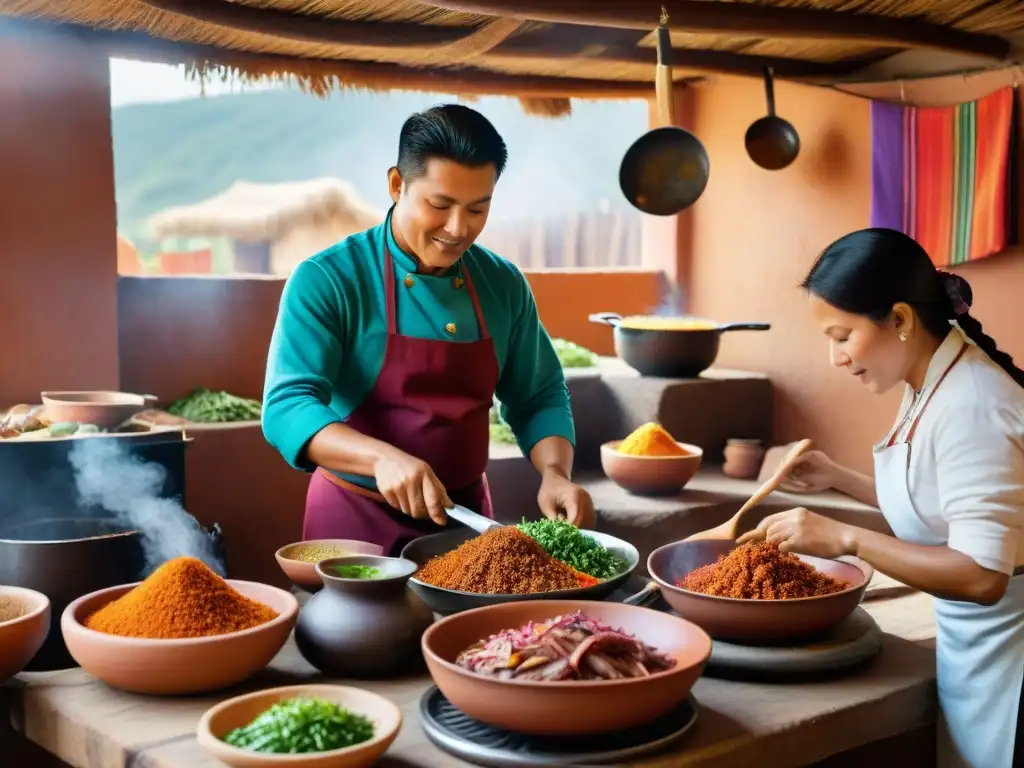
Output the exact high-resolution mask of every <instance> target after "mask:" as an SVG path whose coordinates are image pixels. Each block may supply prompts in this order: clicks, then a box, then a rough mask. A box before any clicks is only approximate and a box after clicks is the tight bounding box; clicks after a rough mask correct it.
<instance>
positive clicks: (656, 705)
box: [422, 600, 711, 736]
mask: <svg viewBox="0 0 1024 768" xmlns="http://www.w3.org/2000/svg"><path fill="white" fill-rule="evenodd" d="M422 647H423V656H424V658H425V659H426V662H427V666H428V668H429V670H430V674H431V676H432V677H433V678H434V682H435V683H436V684H437V687H438V688H439V689H440V690H441V692H442V693H443V694H444V695H445V696H446V697H447V699H448V700H449V701H450V702H451V703H452V704H454V705H455V706H456V707H458V708H459V709H460V710H462V712H464V713H465V714H467V715H469V716H470V717H472V718H474V719H476V720H479V721H480V722H483V723H487V724H488V725H493V726H495V727H498V728H504V729H507V730H510V731H514V732H518V733H528V734H537V735H547V736H568V735H582V734H597V733H608V732H614V731H624V730H627V729H630V728H635V727H638V726H641V725H644V724H645V723H648V722H651V721H652V720H655V719H657V718H658V717H660V716H662V715H665V714H667V713H668V712H670V711H672V710H673V709H674V708H675V707H677V706H680V705H681V704H682V703H683V702H684V701H686V699H687V698H688V697H689V695H690V689H691V688H692V687H693V684H694V683H695V682H696V681H697V679H698V678H699V677H700V675H701V672H702V671H703V669H704V665H705V663H706V662H707V660H708V658H709V657H710V656H711V638H710V637H709V636H708V635H707V633H706V632H704V631H703V630H702V629H701V628H700V627H698V626H697V625H695V624H693V623H692V622H690V621H687V620H685V619H681V618H679V617H678V616H673V615H672V614H669V613H664V612H661V611H654V610H650V609H648V608H640V607H637V606H633V605H627V604H625V603H615V602H590V601H583V600H540V601H533V602H520V603H503V604H501V605H491V606H487V607H484V608H476V609H474V610H471V611H464V612H462V613H457V614H453V615H451V616H448V617H446V618H444V619H441V620H440V621H438V622H436V623H435V624H433V625H432V626H431V627H430V628H429V629H428V630H427V631H426V632H425V633H424V635H423V639H422Z"/></svg>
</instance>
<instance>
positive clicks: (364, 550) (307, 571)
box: [274, 539, 384, 592]
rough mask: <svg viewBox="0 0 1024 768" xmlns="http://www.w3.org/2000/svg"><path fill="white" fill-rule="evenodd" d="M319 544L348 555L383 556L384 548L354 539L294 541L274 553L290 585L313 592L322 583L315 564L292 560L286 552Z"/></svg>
mask: <svg viewBox="0 0 1024 768" xmlns="http://www.w3.org/2000/svg"><path fill="white" fill-rule="evenodd" d="M304 544H305V545H311V544H321V545H330V546H334V547H338V548H340V549H344V550H345V551H346V552H347V553H348V554H349V555H383V554H384V547H382V546H380V545H379V544H371V543H370V542H368V541H356V540H354V539H311V540H309V541H296V542H295V543H293V544H287V545H285V546H283V547H281V548H280V549H279V550H277V552H275V553H274V558H275V559H276V560H277V564H278V565H279V566H281V570H282V571H284V575H285V576H287V577H288V578H289V579H291V580H292V583H293V584H294V585H295V586H297V587H301V588H302V589H308V590H309V591H310V592H315V591H316V590H318V589H320V588H321V587H322V586H323V585H324V583H323V581H322V580H321V578H320V575H319V574H318V573H317V572H316V568H315V566H316V563H308V562H305V561H304V560H292V559H290V558H289V557H288V551H289V550H292V549H295V548H296V547H299V546H302V545H304Z"/></svg>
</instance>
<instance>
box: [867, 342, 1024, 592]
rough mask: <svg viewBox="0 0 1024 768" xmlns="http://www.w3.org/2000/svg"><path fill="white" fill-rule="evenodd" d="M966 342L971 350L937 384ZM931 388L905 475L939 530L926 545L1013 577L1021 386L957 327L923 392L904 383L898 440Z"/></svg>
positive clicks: (1020, 517) (1023, 511)
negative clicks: (954, 553)
mask: <svg viewBox="0 0 1024 768" xmlns="http://www.w3.org/2000/svg"><path fill="white" fill-rule="evenodd" d="M965 341H967V342H968V344H969V346H968V349H967V351H966V352H965V353H964V355H963V357H961V358H960V360H959V362H957V364H956V365H954V366H953V368H952V369H951V370H950V372H949V374H948V375H947V376H946V378H945V380H944V381H943V382H942V384H941V386H939V387H938V389H935V383H936V382H937V380H938V379H939V378H940V377H941V376H942V374H943V372H944V371H945V370H946V368H947V367H948V366H949V364H950V363H951V362H952V361H953V359H954V358H955V357H956V355H957V353H958V352H959V351H960V349H961V347H962V345H963V343H964V342H965ZM933 389H935V395H934V397H932V398H931V402H930V403H929V404H928V406H927V408H926V409H925V411H924V415H923V416H922V417H921V421H920V423H919V424H918V427H917V431H916V432H915V434H914V437H913V440H912V441H911V443H912V444H911V450H910V467H909V469H908V478H907V482H908V488H909V491H910V496H911V498H912V499H913V502H914V507H915V509H916V510H917V514H918V515H919V516H920V518H921V520H922V522H924V524H925V525H926V526H927V527H928V528H929V529H930V530H931V532H932V533H933V534H934V539H933V540H932V541H923V542H921V543H924V544H932V545H945V546H948V547H949V548H950V549H955V550H957V551H958V552H963V553H964V554H965V555H968V556H969V557H971V558H973V559H974V561H975V562H976V563H978V564H979V565H980V566H982V567H983V568H988V569H990V570H993V571H998V572H1000V573H1006V574H1012V573H1013V570H1014V568H1015V567H1016V566H1017V565H1020V564H1021V563H1024V387H1021V386H1020V385H1019V384H1017V382H1016V381H1014V380H1013V379H1012V378H1010V376H1009V375H1008V374H1007V373H1006V371H1004V370H1003V369H1002V368H1000V367H999V366H998V365H996V363H994V362H993V361H992V360H991V359H990V358H989V357H988V355H986V354H985V353H984V352H983V351H981V349H979V348H978V347H977V346H975V345H974V344H972V343H970V341H969V340H968V339H967V338H966V337H965V336H964V335H963V333H962V332H961V331H960V330H959V329H958V328H955V327H954V328H953V330H952V331H951V332H950V333H949V335H948V336H947V337H946V339H945V340H944V341H943V343H942V345H941V346H940V347H939V349H938V350H937V351H936V353H935V355H934V356H933V357H932V361H931V363H930V364H929V366H928V371H927V373H926V375H925V382H924V387H923V388H922V391H921V393H920V394H916V393H915V392H914V390H913V389H912V388H911V387H909V386H908V387H907V391H906V393H905V394H904V397H903V403H902V405H901V406H900V411H899V416H898V417H897V420H896V426H895V427H894V429H896V430H899V432H898V434H897V440H898V441H899V442H903V441H904V440H905V439H906V432H907V431H908V429H909V427H910V424H911V423H912V422H913V421H914V418H915V417H916V415H917V412H918V411H919V409H920V408H921V406H922V404H923V403H924V401H925V400H926V399H927V398H928V395H929V393H930V392H931V390H933ZM908 411H912V412H911V413H909V414H908ZM905 416H907V418H906V419H904V417H905ZM891 434H892V432H890V435H891ZM888 437H889V436H888V435H887V436H886V440H885V441H883V444H884V443H885V442H887V440H888Z"/></svg>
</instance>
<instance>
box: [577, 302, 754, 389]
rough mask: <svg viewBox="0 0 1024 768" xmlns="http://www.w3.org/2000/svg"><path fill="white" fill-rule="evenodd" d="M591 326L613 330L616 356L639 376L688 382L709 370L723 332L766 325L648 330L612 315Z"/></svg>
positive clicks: (598, 317)
mask: <svg viewBox="0 0 1024 768" xmlns="http://www.w3.org/2000/svg"><path fill="white" fill-rule="evenodd" d="M588 319H589V320H590V322H592V323H600V324H602V325H610V326H612V328H614V329H615V354H616V355H618V356H619V357H620V358H621V359H622V361H623V362H625V363H626V365H628V366H630V367H631V368H634V369H636V370H637V371H638V372H639V373H640V374H641V375H642V376H663V377H665V378H671V379H689V378H694V377H696V376H699V375H700V374H701V372H703V371H705V370H706V369H708V368H710V367H711V365H712V364H713V363H714V362H715V358H716V357H718V343H719V337H720V336H721V335H722V334H723V333H725V332H726V331H767V330H769V329H770V328H771V325H769V324H768V323H728V324H727V325H717V326H716V325H711V326H710V327H708V328H679V329H667V328H666V329H661V328H657V329H649V328H629V327H625V326H623V325H622V317H621V316H620V315H617V314H615V313H614V312H599V313H597V314H594V315H590V317H589V318H588Z"/></svg>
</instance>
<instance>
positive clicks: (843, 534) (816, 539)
mask: <svg viewBox="0 0 1024 768" xmlns="http://www.w3.org/2000/svg"><path fill="white" fill-rule="evenodd" d="M851 534H852V531H851V528H850V526H848V525H845V524H844V523H838V522H836V521H835V520H831V519H829V518H827V517H823V516H822V515H816V514H814V513H813V512H811V511H809V510H806V509H804V508H803V507H797V508H796V509H790V510H788V511H786V512H779V513H778V514H775V515H769V516H768V517H766V518H765V519H764V520H762V521H761V524H760V525H758V526H757V528H755V529H754V530H752V531H748V532H747V533H745V534H743V535H742V536H740V537H739V538H738V539H736V543H737V544H746V543H748V542H751V541H767V542H768V543H769V544H776V545H778V547H779V549H780V550H782V551H783V552H799V553H800V554H802V555H811V556H813V557H824V558H828V559H830V560H832V559H835V558H837V557H842V556H843V555H852V554H855V552H854V550H855V549H856V545H855V544H854V542H853V539H854V537H853V536H852V535H851Z"/></svg>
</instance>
